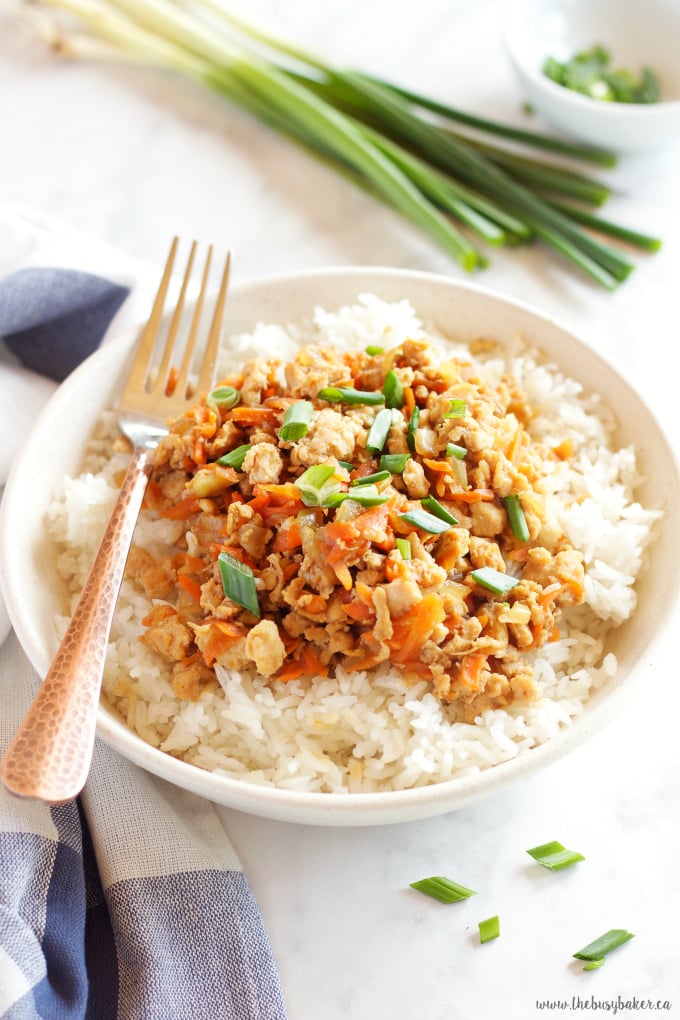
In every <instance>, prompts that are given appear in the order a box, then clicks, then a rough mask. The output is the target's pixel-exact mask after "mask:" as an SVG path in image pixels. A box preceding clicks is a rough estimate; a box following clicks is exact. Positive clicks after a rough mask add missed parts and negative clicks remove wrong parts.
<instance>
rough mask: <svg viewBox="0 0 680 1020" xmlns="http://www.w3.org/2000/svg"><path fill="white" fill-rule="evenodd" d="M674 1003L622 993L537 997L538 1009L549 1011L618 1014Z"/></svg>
mask: <svg viewBox="0 0 680 1020" xmlns="http://www.w3.org/2000/svg"><path fill="white" fill-rule="evenodd" d="M671 1008H672V1003H670V1002H669V1001H668V1000H667V999H638V998H637V997H636V996H632V997H631V998H628V999H624V998H623V996H622V995H619V996H617V997H616V998H615V999H597V998H595V996H594V995H591V996H590V998H583V997H582V996H580V995H572V997H571V999H536V1009H545V1010H548V1011H556V1010H568V1011H572V1012H573V1011H574V1010H580V1009H583V1010H585V1009H589V1010H592V1011H593V1012H602V1013H610V1014H611V1015H612V1016H616V1014H617V1013H624V1012H627V1013H635V1012H637V1011H645V1010H646V1011H647V1012H649V1013H653V1012H656V1011H669V1010H670V1009H671Z"/></svg>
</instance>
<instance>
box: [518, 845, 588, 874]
mask: <svg viewBox="0 0 680 1020" xmlns="http://www.w3.org/2000/svg"><path fill="white" fill-rule="evenodd" d="M527 853H528V854H529V856H530V857H533V859H534V860H535V861H536V862H537V863H538V864H540V865H541V867H543V868H547V869H548V870H549V871H561V870H562V869H563V868H569V867H571V865H572V864H576V863H577V862H578V861H584V860H585V857H584V856H583V854H580V853H578V851H577V850H565V848H564V847H563V846H562V844H561V843H558V842H557V840H553V841H552V842H551V843H543V844H541V846H535V847H532V848H531V850H527Z"/></svg>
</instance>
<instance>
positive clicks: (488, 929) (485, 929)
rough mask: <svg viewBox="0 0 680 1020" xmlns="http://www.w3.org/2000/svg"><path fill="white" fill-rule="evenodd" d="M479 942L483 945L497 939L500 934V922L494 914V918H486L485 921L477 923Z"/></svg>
mask: <svg viewBox="0 0 680 1020" xmlns="http://www.w3.org/2000/svg"><path fill="white" fill-rule="evenodd" d="M478 927H479V941H480V942H481V943H482V944H484V943H485V942H491V941H492V940H493V939H497V938H498V937H499V935H500V933H501V922H500V919H499V917H498V914H496V915H495V916H494V917H487V918H486V920H485V921H480V922H479V925H478Z"/></svg>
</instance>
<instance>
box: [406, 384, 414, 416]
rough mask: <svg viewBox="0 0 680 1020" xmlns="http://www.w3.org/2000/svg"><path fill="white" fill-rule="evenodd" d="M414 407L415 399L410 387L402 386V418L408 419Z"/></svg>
mask: <svg viewBox="0 0 680 1020" xmlns="http://www.w3.org/2000/svg"><path fill="white" fill-rule="evenodd" d="M415 406H416V397H415V393H414V392H413V388H412V387H411V386H404V417H405V418H407V419H408V418H410V417H411V415H412V414H413V408H414V407H415Z"/></svg>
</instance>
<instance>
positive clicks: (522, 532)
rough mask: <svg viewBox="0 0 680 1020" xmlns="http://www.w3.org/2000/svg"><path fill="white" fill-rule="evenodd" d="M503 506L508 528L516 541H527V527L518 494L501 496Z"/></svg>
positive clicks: (528, 536)
mask: <svg viewBox="0 0 680 1020" xmlns="http://www.w3.org/2000/svg"><path fill="white" fill-rule="evenodd" d="M503 506H504V507H505V512H506V514H507V515H508V520H509V522H510V529H511V531H512V533H513V535H514V536H515V538H516V539H517V541H518V542H528V541H529V538H530V535H529V527H528V525H527V519H526V517H525V516H524V510H523V509H522V504H521V503H520V500H519V496H517V495H515V496H503Z"/></svg>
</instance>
